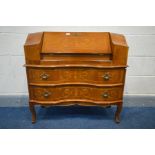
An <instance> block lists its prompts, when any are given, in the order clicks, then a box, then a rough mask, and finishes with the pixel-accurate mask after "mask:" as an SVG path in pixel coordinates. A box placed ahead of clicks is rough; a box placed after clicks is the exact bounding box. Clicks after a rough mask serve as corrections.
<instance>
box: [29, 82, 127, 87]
mask: <svg viewBox="0 0 155 155" xmlns="http://www.w3.org/2000/svg"><path fill="white" fill-rule="evenodd" d="M29 85H30V86H40V87H41V86H47V87H59V86H69V85H73V86H74V85H75V86H76V85H84V86H93V87H117V86H123V85H124V84H123V83H118V84H91V83H59V84H45V83H44V84H41V83H29Z"/></svg>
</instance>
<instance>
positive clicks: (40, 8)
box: [0, 0, 155, 155]
mask: <svg viewBox="0 0 155 155" xmlns="http://www.w3.org/2000/svg"><path fill="white" fill-rule="evenodd" d="M0 4H1V6H0V25H3V26H6V25H9V26H12V25H23V26H24V25H39V26H108V25H112V26H119V25H122V26H132V25H137V26H142V25H143V26H147V25H152V26H153V25H155V20H154V14H155V10H154V6H155V5H154V0H141V1H139V0H126V1H124V0H108V1H104V0H55V1H54V0H44V1H40V0H38V1H36V0H22V1H21V0H5V1H2V0H1V1H0ZM108 28H109V27H108ZM144 29H145V28H144ZM110 30H112V29H110ZM110 30H107V31H110ZM113 30H114V29H113ZM138 30H139V28H137V29H136V32H137V31H138ZM140 31H141V30H140ZM115 32H117V31H116V29H115ZM124 32H125V31H123V32H122V33H124ZM136 32H135V31H134V33H133V29H132V33H131V34H134V35H135V33H136ZM20 33H22V32H20ZM27 33H28V32H27ZM120 33H121V32H120ZM125 34H126V33H125ZM152 34H153V33H152V30H151V34H150V33H149V34H148V31H147V32H146V31H143V33H142V34H140V35H139V36H141V35H144V36H145V35H146V36H148V35H150V36H153V35H152ZM16 36H17V37H19V35H16ZM25 37H26V34H24V36H23V37H22V38H23V39H24V38H25ZM19 40H20V41H21V43H20V44H22V43H23V42H24V40H25V39H24V40H22V39H19ZM131 40H132V39H131ZM142 40H143V39H142ZM13 41H14V44H12V45H11V44H9V45H8V46H7V48H8V49H9V48H10V47H11V49H12V46H14V49H16V50H17V49H21V50H19V52H20V53H22V52H21V51H22V48H21V47H17V46H16V45H17V43H18V41H17V42H15V39H14V38H13ZM145 41H146V42H147V39H144V41H143V43H145ZM11 42H12V41H11ZM129 42H131V41H129ZM137 42H138V41H136V42H135V43H136V44H135V46H133V47H136V46H137ZM130 44H131V43H130ZM130 44H129V46H130ZM145 44H147V45H148V44H149V41H148V43H145ZM18 45H19V44H18ZM0 46H1V48H2V49H7V48H5V46H6V44H4V43H3V42H1V41H0ZM138 46H141V47H140V48H139V49H141V50H142V49H144V50H145V51H146V50H148V49H150V47H147V46H144V44H141V41H140V42H139V45H138ZM136 48H137V47H136ZM146 48H147V49H146ZM16 50H15V51H10V50H8V51H6V52H8V53H14V52H17V51H16ZM144 50H143V51H144ZM152 50H153V48H152ZM3 52H4V51H3ZM130 52H131V51H130ZM134 52H135V50H134ZM136 52H137V51H136ZM138 52H140V53H141V51H138ZM149 52H150V51H149ZM132 53H133V52H132ZM151 53H153V52H151ZM5 54H6V53H5ZM149 56H153V55H149ZM8 57H9V56H8ZM12 57H13V56H10V58H9V59H11V58H12ZM19 57H21V56H19ZM3 58H4V57H3ZM19 59H20V58H19ZM146 59H147V57H146ZM6 61H8V64H10V66H11V65H12V64H13V66H14V64H15V63H12V62H13V60H12V61H9V60H6ZM14 61H15V62H19V61H21V62H20V64H22V63H23V62H22V59H20V60H19V61H16V60H14ZM0 63H2V64H0V66H2V65H3V64H5V63H4V61H3V60H1V61H0ZM16 65H17V67H19V63H16ZM149 66H151V68H154V66H152V65H149ZM143 67H144V65H143V66H142V67H141V68H140V69H138V70H143ZM1 68H2V67H1ZM132 68H133V67H132ZM0 71H1V72H4V70H3V69H1V70H0ZM16 71H19V72H20V73H21V72H23V73H24V71H21V70H20V69H18V70H15V72H16ZM132 71H133V70H132ZM145 71H146V72H147V70H146V69H145ZM146 72H145V73H146ZM23 73H22V75H20V76H23ZM141 73H142V72H141ZM151 73H152V72H150V71H149V72H147V74H151ZM6 74H8V76H5V77H6V78H8V79H11V77H9V76H10V72H9V71H8V72H7V69H6V72H5V75H6ZM16 74H18V75H19V73H15V75H16ZM0 76H2V74H0ZM15 78H19V77H17V76H15V77H14V79H15ZM3 79H4V78H3ZM1 80H2V79H1ZM1 80H0V81H1ZM7 81H9V80H7ZM24 81H25V80H24ZM4 82H5V79H4ZM145 82H146V81H143V83H140V85H139V86H141V85H145ZM20 83H21V81H19V85H20ZM12 85H13V83H12V81H9V82H8V83H7V84H6V83H5V84H3V83H2V82H1V83H0V87H3V89H4V90H5V92H6V93H7V94H9V92H7V90H13V87H17V89H18V90H20V89H21V88H19V86H18V85H13V86H12ZM153 85H154V83H152V84H151V87H153ZM8 86H9V87H10V88H11V87H12V88H11V89H10V88H9V89H8V88H6V87H8ZM147 87H148V86H147ZM147 87H145V89H148V88H147ZM149 87H150V86H149ZM23 88H24V84H23ZM23 88H22V89H23ZM24 89H25V88H24ZM5 92H3V94H5ZM10 93H11V91H10ZM141 93H142V92H141ZM150 94H152V90H151V93H150ZM153 94H154V93H153ZM131 117H132V116H131ZM6 121H7V120H6ZM154 139H155V132H154V130H125V131H124V130H37V131H36V130H33V131H32V130H11V131H10V130H0V154H3V155H10V154H13V155H14V154H15V155H21V154H26V155H27V154H38V155H43V154H46V155H47V154H54V155H57V154H58V155H62V154H63V155H65V154H66V155H73V154H77V155H82V154H90V155H91V154H99V155H100V154H102V155H103V154H112V155H114V154H115V155H117V154H119V155H124V154H127V155H128V154H129V155H131V154H141V155H143V154H149V155H152V154H153V155H154Z"/></svg>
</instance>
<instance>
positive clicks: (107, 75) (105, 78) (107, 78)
mask: <svg viewBox="0 0 155 155" xmlns="http://www.w3.org/2000/svg"><path fill="white" fill-rule="evenodd" d="M103 79H104V80H106V81H108V80H109V79H110V75H109V74H108V73H106V74H104V76H103Z"/></svg>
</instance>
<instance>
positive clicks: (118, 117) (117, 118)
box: [115, 102, 123, 123]
mask: <svg viewBox="0 0 155 155" xmlns="http://www.w3.org/2000/svg"><path fill="white" fill-rule="evenodd" d="M122 105H123V103H122V102H121V103H119V104H118V105H117V110H116V112H115V122H116V123H120V113H121V111H122Z"/></svg>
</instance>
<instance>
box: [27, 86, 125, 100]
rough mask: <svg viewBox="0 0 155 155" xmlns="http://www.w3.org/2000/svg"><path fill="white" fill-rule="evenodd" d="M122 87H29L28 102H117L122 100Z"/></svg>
mask: <svg viewBox="0 0 155 155" xmlns="http://www.w3.org/2000/svg"><path fill="white" fill-rule="evenodd" d="M122 94H123V87H121V86H117V87H111V88H109V87H108V88H107V87H104V88H103V87H91V86H54V87H45V86H44V87H43V86H42V87H41V86H40V87H39V86H30V100H37V101H51V102H52V101H62V100H73V101H79V100H91V101H117V100H121V99H122Z"/></svg>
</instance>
